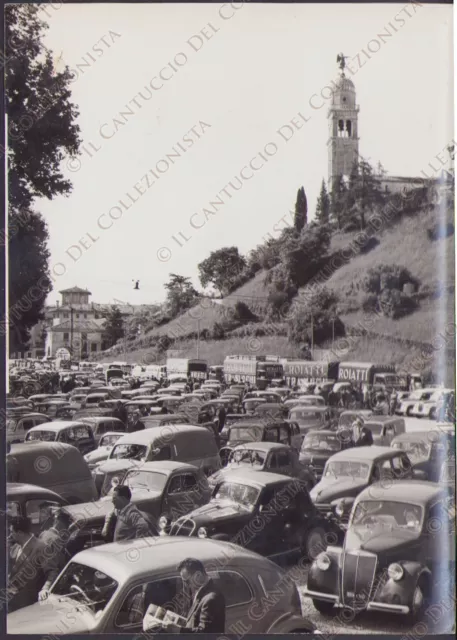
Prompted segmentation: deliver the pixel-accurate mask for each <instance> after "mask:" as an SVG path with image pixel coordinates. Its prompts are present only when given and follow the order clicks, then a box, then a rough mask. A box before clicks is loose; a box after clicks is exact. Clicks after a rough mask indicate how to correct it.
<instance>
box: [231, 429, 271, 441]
mask: <svg viewBox="0 0 457 640" xmlns="http://www.w3.org/2000/svg"><path fill="white" fill-rule="evenodd" d="M262 436H263V429H262V427H232V428H231V429H230V440H234V441H235V442H237V441H239V442H261V440H262Z"/></svg>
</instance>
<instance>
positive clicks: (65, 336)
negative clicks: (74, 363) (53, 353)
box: [63, 333, 70, 342]
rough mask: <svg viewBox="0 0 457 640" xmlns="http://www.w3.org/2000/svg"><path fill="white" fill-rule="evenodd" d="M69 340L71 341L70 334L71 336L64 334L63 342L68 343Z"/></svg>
mask: <svg viewBox="0 0 457 640" xmlns="http://www.w3.org/2000/svg"><path fill="white" fill-rule="evenodd" d="M69 339H70V334H69V333H64V334H63V341H64V342H68V341H69Z"/></svg>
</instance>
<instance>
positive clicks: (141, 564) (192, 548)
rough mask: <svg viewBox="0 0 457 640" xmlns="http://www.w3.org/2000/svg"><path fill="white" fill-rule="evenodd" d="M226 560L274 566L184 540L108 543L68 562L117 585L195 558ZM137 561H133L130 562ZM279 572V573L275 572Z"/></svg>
mask: <svg viewBox="0 0 457 640" xmlns="http://www.w3.org/2000/svg"><path fill="white" fill-rule="evenodd" d="M224 556H225V557H228V558H230V561H229V563H228V566H230V563H232V559H234V560H235V561H234V562H233V564H236V565H238V566H242V565H243V564H245V563H247V562H251V563H255V564H256V565H257V566H258V565H259V563H265V565H267V564H268V566H271V567H274V565H273V564H272V563H271V562H270V561H269V560H267V559H266V558H262V557H260V556H259V555H258V554H256V553H254V552H252V551H248V550H247V549H245V548H243V547H240V546H238V545H235V544H232V543H230V542H223V541H221V540H211V539H209V538H206V539H200V538H188V537H184V536H163V537H159V536H156V537H150V538H140V539H137V540H124V541H121V542H112V543H109V544H104V545H100V546H96V547H92V548H90V549H85V550H84V551H81V552H80V553H78V554H76V555H75V556H74V557H73V558H72V560H71V562H81V563H83V564H87V565H89V566H91V567H94V568H95V569H98V570H100V571H104V572H106V573H107V574H108V575H109V576H111V577H112V578H114V579H115V580H117V581H118V582H119V583H125V582H126V581H127V580H130V579H138V578H145V577H146V578H150V577H151V572H152V571H154V570H155V569H156V568H158V567H160V569H161V570H175V571H177V566H178V564H179V563H180V562H182V561H183V560H185V559H186V558H189V557H195V558H198V559H199V560H201V561H202V562H203V563H205V562H211V563H212V564H214V561H215V560H217V559H219V558H221V557H224ZM132 558H137V561H136V562H134V561H132ZM278 571H280V569H278Z"/></svg>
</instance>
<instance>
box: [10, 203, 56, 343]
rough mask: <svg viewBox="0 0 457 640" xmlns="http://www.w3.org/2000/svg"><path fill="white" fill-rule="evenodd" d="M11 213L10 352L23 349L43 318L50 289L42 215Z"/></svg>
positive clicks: (46, 232) (45, 236)
mask: <svg viewBox="0 0 457 640" xmlns="http://www.w3.org/2000/svg"><path fill="white" fill-rule="evenodd" d="M17 217H18V216H17V215H16V214H15V212H13V213H12V215H11V214H10V228H9V236H10V238H9V291H8V294H9V301H10V307H9V325H10V333H9V336H10V350H11V351H12V352H14V351H15V350H16V349H24V348H25V345H26V344H27V342H28V339H29V329H30V328H31V327H33V326H34V325H36V324H37V322H39V320H42V319H43V314H42V313H41V310H42V309H43V307H44V303H45V301H46V296H47V295H48V293H49V291H50V289H51V279H50V277H49V269H48V260H49V251H48V248H47V240H48V231H47V228H46V223H45V222H44V220H43V218H42V217H41V216H40V215H37V214H35V213H32V212H30V211H27V212H24V213H23V215H22V216H21V219H20V224H19V222H18V220H17Z"/></svg>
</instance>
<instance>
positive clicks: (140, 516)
mask: <svg viewBox="0 0 457 640" xmlns="http://www.w3.org/2000/svg"><path fill="white" fill-rule="evenodd" d="M131 499H132V492H131V491H130V487H128V486H127V485H117V486H115V487H114V489H113V507H114V508H113V510H112V511H111V512H110V513H108V514H107V516H106V518H105V523H104V525H103V530H102V536H103V537H104V538H106V539H108V540H109V539H111V538H112V539H113V542H119V541H120V540H135V539H136V538H147V537H148V536H157V535H158V532H157V529H155V527H154V526H153V525H152V523H151V522H150V521H149V520H148V519H146V517H145V514H144V513H142V512H141V511H140V510H139V509H138V508H137V507H136V506H135V505H134V504H133V503H132V502H131Z"/></svg>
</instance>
